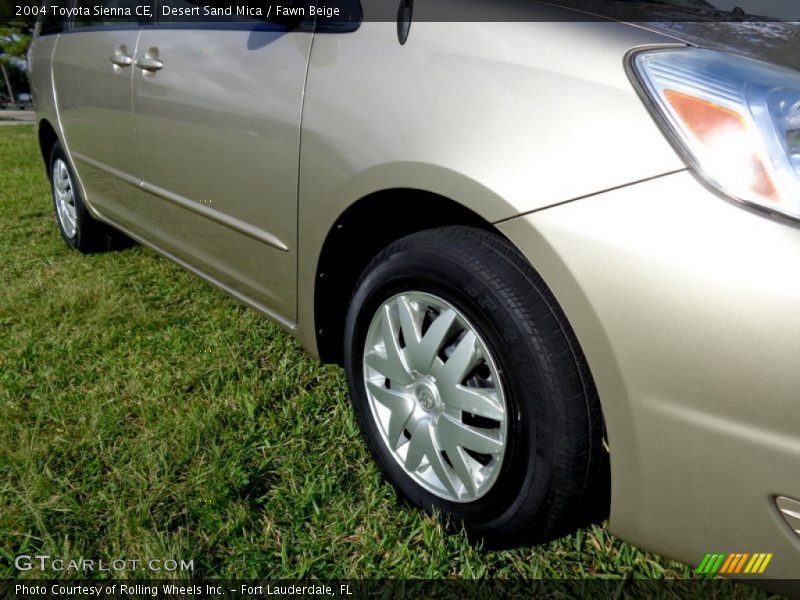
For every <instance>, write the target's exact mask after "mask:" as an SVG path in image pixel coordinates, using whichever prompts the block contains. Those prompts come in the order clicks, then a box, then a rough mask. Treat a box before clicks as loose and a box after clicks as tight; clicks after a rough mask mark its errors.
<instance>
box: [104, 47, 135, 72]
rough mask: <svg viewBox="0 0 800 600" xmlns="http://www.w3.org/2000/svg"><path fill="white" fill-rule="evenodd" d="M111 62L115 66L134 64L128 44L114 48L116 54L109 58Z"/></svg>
mask: <svg viewBox="0 0 800 600" xmlns="http://www.w3.org/2000/svg"><path fill="white" fill-rule="evenodd" d="M108 60H110V61H111V63H112V64H113V65H114V66H115V67H120V68H122V67H130V66H131V65H132V64H133V58H132V57H131V56H130V55H128V48H127V47H126V46H120V47H119V48H117V49H116V50H114V54H112V55H111V56H110V57H109V59H108Z"/></svg>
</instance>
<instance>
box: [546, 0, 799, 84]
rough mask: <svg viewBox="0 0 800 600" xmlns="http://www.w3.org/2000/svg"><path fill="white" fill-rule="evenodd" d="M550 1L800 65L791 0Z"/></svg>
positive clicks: (703, 43) (681, 37)
mask: <svg viewBox="0 0 800 600" xmlns="http://www.w3.org/2000/svg"><path fill="white" fill-rule="evenodd" d="M547 3H548V4H556V5H558V6H562V7H566V8H569V9H572V10H574V11H577V12H579V13H584V14H586V15H587V19H590V17H589V15H592V16H596V17H602V18H608V19H612V20H615V21H623V22H628V23H632V24H635V25H637V26H639V27H642V28H645V29H648V30H651V31H654V32H656V33H660V34H663V35H667V36H669V37H671V38H674V39H675V40H676V41H679V42H684V43H687V44H691V45H693V46H698V47H702V48H712V49H715V50H724V51H727V52H733V53H736V54H742V55H744V56H749V57H751V58H756V59H759V60H763V61H767V62H771V63H773V64H777V65H781V66H784V67H789V68H791V69H795V70H797V71H800V23H799V22H797V21H792V22H789V21H781V20H780V19H782V18H783V19H785V18H789V15H790V14H792V13H787V9H786V8H785V6H786V4H780V6H778V5H777V4H775V3H773V4H772V5H771V4H770V3H768V2H763V0H761V2H760V3H759V4H755V5H753V4H752V2H751V3H750V6H753V8H751V9H750V10H755V11H760V13H761V14H757V15H756V14H749V13H745V12H744V11H743V10H742V9H741V8H739V7H738V6H737V5H741V6H748V0H738V1H736V2H734V1H731V0H708V1H706V0H660V1H659V0H657V1H641V0H550V1H549V2H547ZM770 6H772V8H769V7H770ZM775 6H778V8H777V9H776V8H775ZM723 8H726V9H728V10H723ZM795 8H796V11H797V15H795V16H792V17H791V18H793V19H798V18H800V6H795ZM789 10H794V9H789ZM764 13H767V14H764Z"/></svg>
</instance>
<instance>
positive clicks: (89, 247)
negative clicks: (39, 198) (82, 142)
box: [48, 142, 132, 254]
mask: <svg viewBox="0 0 800 600" xmlns="http://www.w3.org/2000/svg"><path fill="white" fill-rule="evenodd" d="M57 161H61V162H62V163H63V164H64V165H65V167H66V169H67V172H68V173H69V178H70V185H71V193H72V200H73V202H74V210H75V218H76V223H75V227H74V231H67V227H66V226H65V224H64V223H62V219H61V217H60V216H59V211H58V199H57V192H56V181H55V179H56V176H57V175H56V168H55V165H56V162H57ZM48 173H49V177H50V189H51V195H52V198H53V208H54V211H55V217H56V223H57V224H58V229H59V231H60V232H61V237H62V238H63V240H64V242H66V244H67V245H68V246H69V247H70V248H74V249H76V250H79V251H80V252H83V253H84V254H91V253H94V252H105V251H108V250H116V249H120V248H124V247H127V246H129V245H131V244H132V242H131V241H130V239H129V238H128V237H126V236H125V235H123V234H122V233H120V232H119V231H117V230H115V229H113V228H112V227H110V226H109V225H106V224H105V223H101V222H100V221H98V220H97V219H95V218H94V217H92V215H91V214H89V211H88V209H87V208H86V204H85V202H84V200H83V195H82V194H81V190H80V186H79V185H77V178H76V177H75V171H74V170H73V168H72V165H71V163H70V161H69V159H68V158H67V155H66V153H65V152H64V149H63V148H62V147H61V144H60V143H59V142H55V143H54V144H53V148H52V150H51V151H50V164H49V170H48Z"/></svg>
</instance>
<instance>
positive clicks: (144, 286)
mask: <svg viewBox="0 0 800 600" xmlns="http://www.w3.org/2000/svg"><path fill="white" fill-rule="evenodd" d="M0 290H2V292H1V293H0V423H2V426H0V577H12V576H17V575H18V574H17V573H16V571H15V570H14V567H13V565H12V564H11V559H12V557H13V556H15V555H17V554H19V553H29V554H34V553H43V554H49V555H53V556H56V555H58V556H62V557H81V556H83V557H87V558H89V557H91V558H109V559H110V558H116V557H129V558H149V557H157V558H183V559H187V560H188V559H193V560H194V564H195V568H196V572H195V575H198V576H204V577H272V578H277V577H280V578H302V577H320V578H417V577H420V578H439V577H465V578H473V577H485V576H489V577H513V578H517V577H526V578H542V577H554V578H572V577H588V576H600V577H636V578H645V577H647V578H661V577H672V578H684V577H690V576H691V569H690V568H689V567H685V566H682V565H680V564H676V563H674V562H670V561H668V560H665V559H662V558H659V557H656V556H653V555H651V554H648V553H646V552H643V551H640V550H638V549H636V548H634V547H632V546H630V545H628V544H626V543H623V542H621V541H620V540H618V539H616V538H614V537H613V536H612V535H610V534H609V533H607V532H606V530H605V529H604V528H603V527H593V528H591V529H587V530H583V531H580V532H578V533H576V534H574V535H572V536H569V537H567V538H564V539H562V540H559V541H557V542H554V543H552V544H549V545H547V546H541V547H530V548H522V549H518V550H513V551H505V552H485V551H482V550H481V549H479V548H474V547H471V546H470V545H469V544H468V543H467V541H466V538H465V537H464V536H462V535H456V536H448V535H446V534H445V533H444V532H443V531H442V528H441V526H440V525H439V524H438V523H437V522H436V520H434V519H432V518H429V517H426V516H424V515H422V514H420V513H418V512H416V511H414V510H410V509H408V508H404V507H403V506H401V505H400V504H399V503H398V501H397V500H396V497H395V495H394V494H393V492H392V490H391V488H390V487H389V486H388V485H387V484H385V483H383V482H382V480H381V477H380V475H379V473H378V471H377V469H376V468H375V467H374V465H373V463H372V461H371V459H370V457H369V456H368V454H367V451H366V449H365V445H364V444H363V443H362V441H361V439H360V437H359V433H358V430H357V428H356V425H355V423H354V420H353V417H352V416H351V411H350V406H349V403H348V398H347V393H346V386H345V381H344V377H343V375H342V373H341V371H340V370H339V369H338V368H335V367H330V366H322V365H320V364H319V363H317V362H316V361H315V360H314V359H312V358H311V357H310V356H308V355H306V354H305V353H304V352H303V351H302V350H301V349H300V347H299V346H298V345H297V344H296V343H295V342H294V341H293V339H291V338H290V337H289V336H288V335H286V334H284V333H283V332H281V331H280V330H279V328H277V327H276V326H274V325H272V324H271V323H269V322H267V321H266V320H265V319H263V318H261V317H259V316H258V315H256V314H255V313H254V312H252V311H250V310H248V309H245V308H243V307H242V306H240V305H238V304H237V303H236V302H235V301H233V300H231V299H229V298H228V297H226V296H224V295H223V294H222V293H221V292H218V291H217V290H215V289H213V288H211V287H210V286H208V285H206V284H205V283H203V282H201V281H200V280H198V279H196V278H194V277H193V276H192V275H189V274H188V273H186V272H184V271H183V270H181V269H180V268H179V267H177V266H175V265H173V264H171V263H170V262H168V261H167V260H166V259H163V258H160V257H159V256H157V255H156V254H154V253H153V252H151V251H149V250H146V249H144V248H142V247H133V248H131V249H128V250H125V251H121V252H113V253H108V254H100V255H94V256H82V255H80V254H79V253H77V252H74V251H70V250H69V249H68V248H67V247H66V246H65V245H64V243H63V242H62V241H61V239H60V237H59V235H58V231H57V228H56V225H55V222H54V218H53V216H52V208H51V200H50V197H49V190H48V185H47V181H46V178H45V175H44V172H43V169H42V166H41V164H40V158H39V154H38V149H37V147H36V142H35V137H34V135H33V129H32V127H30V126H27V125H20V126H16V127H4V128H2V129H0ZM135 575H136V576H142V575H140V574H135Z"/></svg>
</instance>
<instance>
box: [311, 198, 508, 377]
mask: <svg viewBox="0 0 800 600" xmlns="http://www.w3.org/2000/svg"><path fill="white" fill-rule="evenodd" d="M444 225H469V226H472V227H479V228H481V229H487V230H491V231H496V230H495V229H494V228H493V227H492V226H491V224H490V223H489V222H487V221H486V220H484V219H483V218H481V217H480V216H479V215H477V214H476V213H474V212H472V211H471V210H469V209H468V208H465V207H464V206H462V205H461V204H458V203H457V202H454V201H453V200H450V199H449V198H445V197H444V196H440V195H438V194H434V193H431V192H425V191H421V190H414V189H392V190H385V191H382V192H377V193H374V194H371V195H369V196H366V197H365V198H362V199H361V200H359V201H358V202H356V203H355V204H353V205H352V206H351V207H350V208H348V209H347V210H346V211H345V212H344V213H343V214H342V215H341V217H339V219H338V220H337V221H336V223H334V225H333V227H332V228H331V230H330V232H328V237H327V238H326V239H325V243H324V245H323V246H322V253H321V254H320V259H319V263H318V265H317V278H316V286H315V291H314V317H315V323H316V329H317V349H318V352H319V355H320V358H321V359H322V360H323V361H324V362H327V363H338V364H341V363H342V341H343V338H344V322H345V318H346V315H347V309H348V305H349V303H350V297H351V296H352V295H353V292H354V288H355V285H356V283H357V281H358V278H359V277H360V276H361V273H362V272H363V270H364V267H366V265H367V263H368V262H369V261H370V259H372V257H373V256H375V255H376V254H377V253H378V252H380V251H381V250H382V249H383V248H385V247H386V246H388V245H389V244H391V243H392V242H394V241H396V240H398V239H400V238H401V237H404V236H406V235H409V234H412V233H416V232H418V231H422V230H425V229H431V228H434V227H441V226H444Z"/></svg>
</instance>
